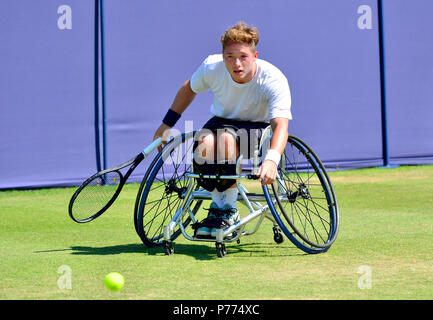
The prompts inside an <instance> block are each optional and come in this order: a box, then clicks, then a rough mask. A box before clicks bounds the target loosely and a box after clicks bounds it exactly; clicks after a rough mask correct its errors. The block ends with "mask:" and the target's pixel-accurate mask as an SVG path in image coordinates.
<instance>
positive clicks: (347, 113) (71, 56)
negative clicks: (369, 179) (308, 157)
mask: <svg viewBox="0 0 433 320" xmlns="http://www.w3.org/2000/svg"><path fill="white" fill-rule="evenodd" d="M62 5H68V6H69V7H70V8H71V12H72V16H71V17H72V26H71V27H72V29H65V30H60V29H59V27H58V19H59V18H60V17H61V16H62V14H61V13H58V8H59V7H60V6H62ZM94 7H95V2H94V1H82V0H65V1H57V0H47V1H44V2H37V1H32V0H5V1H2V2H0V38H1V39H2V44H1V46H0V64H1V65H0V67H1V70H2V72H1V73H0V87H1V91H0V108H1V123H2V125H1V127H0V168H1V169H0V171H1V177H2V178H1V179H0V188H17V187H44V186H62V185H76V184H78V183H79V182H81V181H82V180H83V179H85V178H86V177H87V176H89V175H90V174H92V173H94V172H95V171H96V155H95V134H94V89H95V88H94V79H95V78H94V58H95V56H94V43H95V38H94V24H95V17H94V15H95V11H94ZM368 9H370V10H371V16H369V11H368ZM365 10H367V11H365ZM430 12H432V4H431V1H429V0H416V1H411V2H410V3H409V2H407V1H403V0H398V1H394V0H392V1H390V0H386V1H384V23H385V26H384V30H385V45H386V70H387V74H386V79H387V82H386V83H387V101H388V111H389V114H388V120H389V142H390V155H391V160H392V163H394V164H402V163H433V151H432V150H433V139H432V138H433V133H432V132H433V124H432V122H431V119H432V118H433V109H432V108H431V107H430V106H431V105H432V102H433V96H432V90H431V88H430V87H431V85H430V84H431V83H432V80H433V79H432V78H433V75H432V72H431V70H432V64H433V62H432V59H431V52H432V50H431V49H432V46H433V41H432V38H433V37H432V35H433V32H432V31H431V30H433V22H432V20H431V19H430V17H429V13H430ZM104 13H105V16H104V26H105V29H104V31H105V62H106V65H105V77H106V78H105V79H106V113H107V166H108V167H111V166H114V165H117V164H119V163H121V162H124V161H126V160H128V159H129V158H131V157H132V156H134V155H135V154H137V153H138V152H139V150H140V149H141V148H143V147H144V146H146V145H147V144H148V143H150V142H151V140H152V136H153V133H154V131H155V129H156V128H157V127H158V125H159V123H160V121H161V119H162V117H163V115H164V114H165V112H166V111H167V109H168V108H169V106H170V104H171V102H172V100H173V98H174V96H175V94H176V92H177V90H178V88H179V87H180V85H181V84H182V83H183V82H184V81H185V80H186V79H188V78H189V77H190V76H191V74H192V73H193V72H194V71H195V69H196V68H197V67H198V66H199V65H200V63H201V62H202V60H203V59H204V58H205V57H206V56H207V55H209V54H212V53H219V52H220V50H221V48H220V44H219V37H220V35H221V33H222V32H223V31H224V30H225V29H226V28H227V27H229V26H231V25H233V24H234V23H236V22H237V21H239V20H245V21H246V22H248V23H250V24H254V25H256V26H257V27H258V28H259V30H260V35H261V40H260V43H259V46H258V50H259V57H260V58H262V59H265V60H268V61H270V62H271V63H273V64H274V65H276V66H277V67H279V68H280V69H281V70H282V71H283V72H284V73H285V74H286V76H287V78H288V80H289V84H290V87H291V92H292V113H293V116H294V119H293V121H291V123H290V127H289V131H290V133H291V134H294V135H296V136H299V137H300V138H302V139H304V140H305V141H306V142H307V143H308V144H309V145H311V147H312V148H313V149H314V150H315V151H316V152H317V154H318V155H319V157H320V158H321V159H322V160H323V162H324V163H325V164H326V165H327V166H328V168H330V169H335V168H359V167H368V166H379V165H381V164H382V162H383V160H382V136H381V102H380V100H381V97H380V73H379V72H380V68H379V42H378V24H377V8H376V1H375V0H365V1H359V0H332V1H331V0H329V1H323V0H310V1H302V0H290V1H285V0H270V1H263V0H238V1H228V0H222V1H220V2H218V5H217V6H215V5H212V4H210V3H207V2H204V1H199V0H183V1H180V2H176V1H171V0H161V1H140V0H130V1H127V2H121V1H116V0H105V1H104ZM369 18H371V19H370V20H369ZM370 22H371V25H369V23H370ZM360 24H361V25H360ZM363 26H364V27H363ZM211 101H212V95H211V94H210V93H204V94H201V95H199V96H198V97H197V98H196V100H195V101H194V102H193V104H192V105H191V106H190V107H189V109H188V110H187V111H186V112H185V113H184V116H183V117H182V121H180V122H179V124H178V125H177V126H176V128H177V129H178V130H179V131H180V132H183V131H185V129H199V128H200V127H201V125H202V124H203V123H204V122H205V121H206V120H207V119H208V117H209V110H210V104H211ZM184 121H192V123H191V122H189V124H188V125H187V127H185V122H184ZM148 163H149V161H147V162H145V163H143V164H142V165H141V166H140V167H139V168H138V169H137V172H136V174H135V176H134V177H133V178H134V180H137V179H139V178H140V176H141V175H142V174H143V172H144V171H145V169H146V168H147V164H148Z"/></svg>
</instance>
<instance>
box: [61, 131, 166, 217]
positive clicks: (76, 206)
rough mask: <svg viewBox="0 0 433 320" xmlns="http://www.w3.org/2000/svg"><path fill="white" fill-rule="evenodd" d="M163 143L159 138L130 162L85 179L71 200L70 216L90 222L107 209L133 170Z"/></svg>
mask: <svg viewBox="0 0 433 320" xmlns="http://www.w3.org/2000/svg"><path fill="white" fill-rule="evenodd" d="M161 143H162V140H161V138H158V139H156V140H154V141H153V142H152V143H151V144H149V145H148V146H147V147H146V148H145V149H144V150H143V151H141V152H140V153H139V154H138V155H137V156H135V157H134V158H133V159H131V160H129V161H128V162H125V163H123V164H121V165H119V166H117V167H114V168H111V169H105V170H102V171H99V172H98V173H95V174H94V175H93V176H91V177H90V178H88V179H87V180H86V181H84V182H83V183H82V184H81V186H80V187H79V188H78V189H77V190H76V191H75V193H74V194H73V195H72V198H71V200H70V201H69V216H70V217H71V218H72V220H74V221H75V222H78V223H85V222H90V221H92V220H94V219H96V218H97V217H99V216H100V215H101V214H103V213H104V212H105V211H107V209H108V208H109V207H110V206H111V205H112V204H113V203H114V201H115V200H116V199H117V197H118V195H119V193H120V191H122V188H123V186H124V184H125V182H126V181H127V180H128V178H129V176H130V175H131V173H132V171H134V169H135V168H136V167H137V166H138V164H139V163H140V162H141V161H142V160H143V159H144V158H146V157H147V156H148V155H149V154H151V153H152V152H153V150H155V149H156V148H158V147H159V146H160V145H161ZM128 166H129V169H128V171H127V172H126V173H125V175H123V174H122V173H121V172H120V170H121V169H123V168H126V167H128Z"/></svg>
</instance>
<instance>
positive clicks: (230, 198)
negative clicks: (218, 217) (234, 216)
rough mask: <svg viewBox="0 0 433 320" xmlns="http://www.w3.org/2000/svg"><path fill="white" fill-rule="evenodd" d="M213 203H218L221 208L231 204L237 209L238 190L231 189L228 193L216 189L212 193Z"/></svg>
mask: <svg viewBox="0 0 433 320" xmlns="http://www.w3.org/2000/svg"><path fill="white" fill-rule="evenodd" d="M211 196H212V201H213V202H215V203H216V205H217V206H218V207H219V208H222V207H223V206H224V205H225V204H227V203H228V204H230V205H231V207H232V208H237V202H238V188H229V189H227V190H226V191H223V192H219V191H218V190H217V189H216V188H215V189H214V190H213V191H212V192H211Z"/></svg>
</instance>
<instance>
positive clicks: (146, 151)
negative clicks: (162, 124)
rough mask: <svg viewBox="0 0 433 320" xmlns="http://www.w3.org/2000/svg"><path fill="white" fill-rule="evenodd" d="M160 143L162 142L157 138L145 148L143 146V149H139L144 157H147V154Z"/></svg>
mask: <svg viewBox="0 0 433 320" xmlns="http://www.w3.org/2000/svg"><path fill="white" fill-rule="evenodd" d="M161 143H162V139H161V138H157V139H155V140H154V141H153V142H152V143H151V144H149V145H148V146H147V147H146V148H144V150H143V151H141V153H142V154H143V155H144V157H147V156H148V155H149V154H151V153H152V152H153V150H155V149H156V148H158V147H159V146H160V145H161Z"/></svg>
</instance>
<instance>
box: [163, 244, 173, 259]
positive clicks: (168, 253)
mask: <svg viewBox="0 0 433 320" xmlns="http://www.w3.org/2000/svg"><path fill="white" fill-rule="evenodd" d="M164 253H165V255H166V256H171V255H172V254H173V253H174V248H173V243H171V242H165V243H164Z"/></svg>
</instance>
